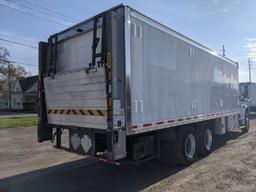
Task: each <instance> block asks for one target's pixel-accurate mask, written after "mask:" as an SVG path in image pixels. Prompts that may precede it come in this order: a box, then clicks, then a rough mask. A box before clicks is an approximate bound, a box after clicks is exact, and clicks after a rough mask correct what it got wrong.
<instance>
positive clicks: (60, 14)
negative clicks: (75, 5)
mask: <svg viewBox="0 0 256 192" xmlns="http://www.w3.org/2000/svg"><path fill="white" fill-rule="evenodd" d="M20 1H23V2H25V3H27V4H30V5H32V6H34V7H37V8H40V9H43V10H45V11H47V12H48V13H51V15H53V16H54V17H59V18H62V19H65V18H66V19H69V20H73V21H76V22H80V20H79V19H76V18H74V17H70V16H67V15H64V14H62V13H59V12H56V11H53V10H51V9H47V8H45V7H43V6H40V5H38V4H35V3H31V2H29V1H26V0H20Z"/></svg>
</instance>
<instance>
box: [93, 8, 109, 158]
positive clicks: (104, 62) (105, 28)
mask: <svg viewBox="0 0 256 192" xmlns="http://www.w3.org/2000/svg"><path fill="white" fill-rule="evenodd" d="M100 19H101V28H102V33H101V53H96V49H97V45H98V43H99V41H100V39H99V37H98V36H97V29H98V23H99V21H100ZM93 21H94V22H93V45H92V64H91V67H92V68H93V67H94V66H95V64H96V58H98V57H101V61H99V62H98V67H100V66H104V67H105V77H106V96H107V124H108V128H107V132H106V148H107V151H108V154H106V155H107V158H108V159H112V158H113V153H112V146H113V98H112V87H113V86H112V33H111V28H112V26H111V11H109V12H103V13H101V14H99V15H97V16H95V17H94V19H93Z"/></svg>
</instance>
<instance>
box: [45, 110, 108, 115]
mask: <svg viewBox="0 0 256 192" xmlns="http://www.w3.org/2000/svg"><path fill="white" fill-rule="evenodd" d="M48 114H56V115H91V116H107V114H108V113H107V110H102V109H48Z"/></svg>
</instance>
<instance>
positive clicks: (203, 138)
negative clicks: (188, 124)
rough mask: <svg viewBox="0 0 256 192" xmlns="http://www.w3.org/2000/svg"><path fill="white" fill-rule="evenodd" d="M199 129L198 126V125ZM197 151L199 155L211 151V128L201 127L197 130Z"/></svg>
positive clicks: (212, 139)
mask: <svg viewBox="0 0 256 192" xmlns="http://www.w3.org/2000/svg"><path fill="white" fill-rule="evenodd" d="M199 129H200V127H199ZM199 132H200V133H199V143H198V145H199V153H200V154H201V155H208V154H210V153H211V152H212V149H213V144H214V137H213V132H212V129H211V128H208V127H206V128H202V130H199Z"/></svg>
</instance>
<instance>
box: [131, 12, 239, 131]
mask: <svg viewBox="0 0 256 192" xmlns="http://www.w3.org/2000/svg"><path fill="white" fill-rule="evenodd" d="M127 14H128V16H127V18H128V24H129V25H128V26H129V32H128V34H127V37H126V38H129V41H130V42H129V46H126V49H128V51H127V52H129V54H130V58H129V59H127V63H126V65H128V66H129V65H130V74H127V76H130V77H131V78H130V83H131V88H130V89H131V90H130V92H131V112H130V115H131V118H130V119H131V120H130V127H132V130H131V133H132V134H133V133H140V132H147V131H152V130H156V129H161V128H165V127H170V126H176V125H180V124H187V123H192V122H196V121H201V120H204V119H210V118H217V117H221V116H225V115H226V116H227V115H232V114H237V113H239V90H238V66H237V63H235V62H233V61H231V60H229V59H227V58H224V57H222V56H219V55H218V54H217V53H215V52H214V51H212V50H210V49H208V48H206V47H204V46H202V45H200V44H199V43H196V42H194V41H193V40H191V39H189V38H187V37H184V36H183V35H181V34H179V33H177V32H175V31H173V30H171V29H169V28H167V27H165V26H163V25H161V24H159V23H158V22H156V21H153V20H152V19H150V18H148V17H146V16H144V15H143V14H141V13H139V12H137V11H135V10H133V9H129V8H128V13H127ZM128 71H129V70H128ZM127 115H129V114H127ZM128 119H129V118H128Z"/></svg>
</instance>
